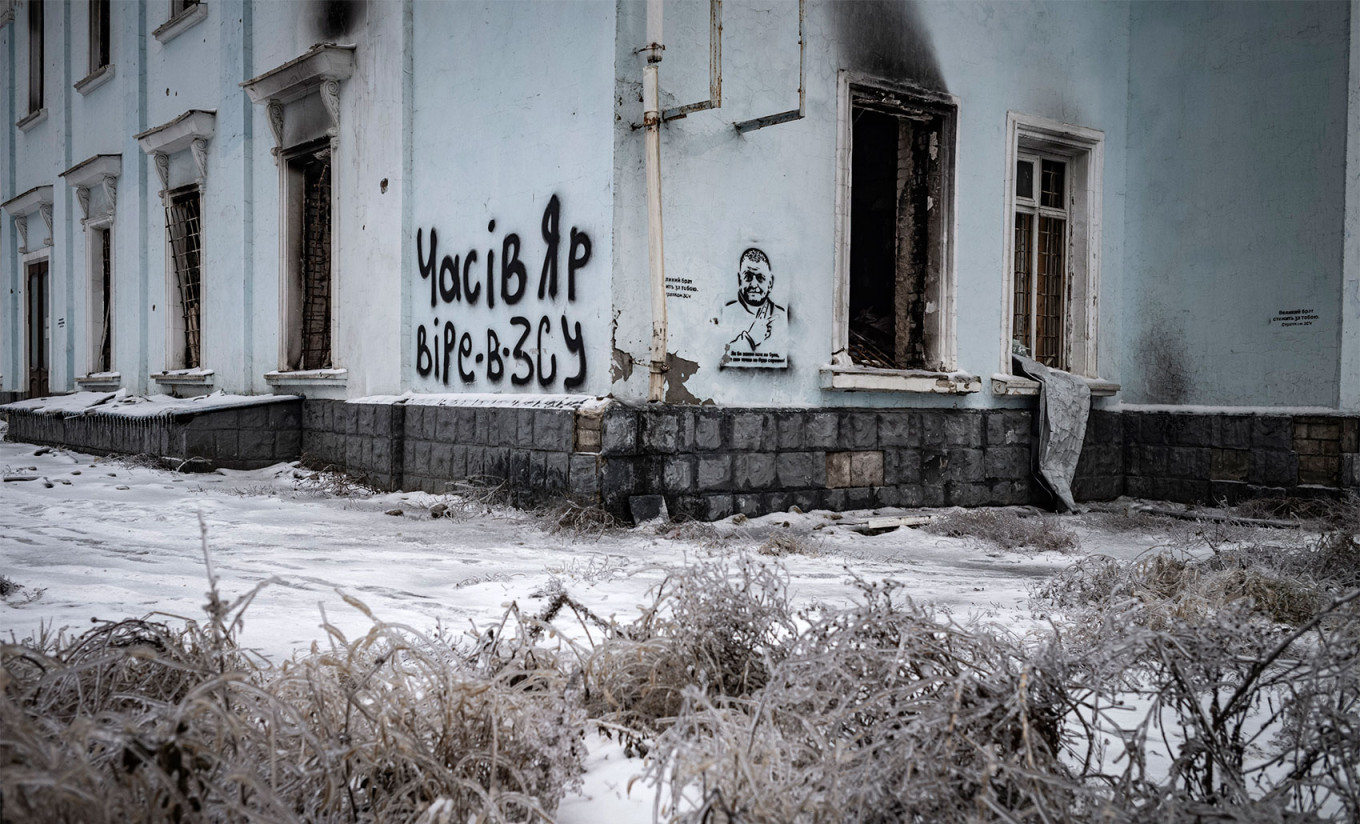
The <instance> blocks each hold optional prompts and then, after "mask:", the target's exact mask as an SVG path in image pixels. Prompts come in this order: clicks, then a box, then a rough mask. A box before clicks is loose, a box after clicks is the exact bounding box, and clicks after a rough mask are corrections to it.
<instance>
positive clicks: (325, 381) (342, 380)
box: [264, 369, 349, 386]
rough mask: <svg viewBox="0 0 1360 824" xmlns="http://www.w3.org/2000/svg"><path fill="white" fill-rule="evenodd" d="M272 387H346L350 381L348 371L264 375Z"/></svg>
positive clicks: (301, 370)
mask: <svg viewBox="0 0 1360 824" xmlns="http://www.w3.org/2000/svg"><path fill="white" fill-rule="evenodd" d="M264 380H265V383H268V384H269V385H270V386H344V385H345V384H346V383H348V381H349V370H348V369H299V370H295V371H283V370H280V371H275V372H266V373H264Z"/></svg>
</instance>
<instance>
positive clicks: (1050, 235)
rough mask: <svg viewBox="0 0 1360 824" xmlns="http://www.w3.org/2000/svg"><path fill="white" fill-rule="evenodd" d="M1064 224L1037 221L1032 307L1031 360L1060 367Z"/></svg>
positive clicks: (1057, 220) (1055, 220) (1054, 220)
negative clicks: (1037, 258)
mask: <svg viewBox="0 0 1360 824" xmlns="http://www.w3.org/2000/svg"><path fill="white" fill-rule="evenodd" d="M1066 241H1067V221H1065V220H1062V219H1060V218H1055V217H1045V216H1041V217H1040V218H1039V272H1038V275H1039V277H1038V284H1037V287H1038V289H1037V291H1038V301H1037V303H1038V305H1037V306H1036V307H1035V313H1034V315H1035V318H1034V320H1035V323H1034V326H1035V329H1034V334H1035V348H1034V358H1035V360H1037V361H1039V362H1040V363H1042V364H1044V365H1045V366H1054V367H1061V366H1062V348H1063V347H1062V344H1063V340H1062V330H1063V302H1064V301H1063V298H1064V292H1065V291H1066V290H1065V289H1064V288H1063V287H1064V280H1065V278H1064V277H1063V264H1064V262H1065V261H1066V255H1064V254H1063V251H1064V250H1063V246H1064V245H1065V244H1066Z"/></svg>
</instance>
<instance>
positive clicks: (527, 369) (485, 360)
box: [415, 195, 591, 390]
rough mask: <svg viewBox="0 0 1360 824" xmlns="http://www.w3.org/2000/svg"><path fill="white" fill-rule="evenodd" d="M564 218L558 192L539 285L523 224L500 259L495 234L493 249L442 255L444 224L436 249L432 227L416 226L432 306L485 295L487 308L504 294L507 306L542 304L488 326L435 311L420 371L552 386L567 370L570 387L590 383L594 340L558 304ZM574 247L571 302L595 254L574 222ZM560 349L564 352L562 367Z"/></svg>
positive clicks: (421, 340) (423, 341) (422, 345)
mask: <svg viewBox="0 0 1360 824" xmlns="http://www.w3.org/2000/svg"><path fill="white" fill-rule="evenodd" d="M561 218H562V203H561V200H559V199H558V197H557V195H553V196H552V198H551V199H549V201H548V205H547V207H546V208H545V209H544V210H543V219H542V221H541V222H540V225H539V234H540V235H541V236H542V238H543V243H544V245H545V249H544V252H543V265H542V267H541V268H540V269H539V274H538V282H537V284H536V288H535V289H531V288H530V287H531V286H532V285H533V284H532V282H531V281H532V279H531V276H530V274H529V268H528V266H527V264H526V263H525V262H524V260H523V258H522V255H523V253H524V250H525V245H524V241H523V239H522V238H521V237H520V235H519V234H518V233H516V232H509V233H506V234H505V236H504V237H503V238H501V242H500V244H499V246H500V250H499V251H500V265H499V267H498V266H497V264H496V255H497V249H496V246H497V244H495V243H494V241H493V242H492V243H491V244H489V248H487V249H485V250H479V249H477V248H472V249H468V250H467V251H466V252H465V253H461V254H455V255H452V256H450V255H447V254H445V255H443V256H442V257H441V256H440V255H439V233H438V230H437V229H435V228H434V227H430V233H429V250H428V253H427V251H426V246H425V231H424V229H423V228H421V229H417V230H416V260H417V262H418V263H419V266H420V277H421V279H422V280H428V281H429V283H430V308H431V309H433V310H436V311H438V310H439V309H440V307H441V306H446V307H451V306H453V305H454V304H462V305H463V306H464V307H476V306H479V305H481V304H482V303H483V302H484V303H485V305H486V308H487V310H491V309H494V308H495V307H496V303H497V301H499V302H501V303H503V304H505V305H506V306H518V305H519V304H520V303H521V302H527V303H528V304H534V308H535V310H536V311H533V310H530V311H524V312H523V313H521V314H516V315H513V316H512V317H511V318H510V320H509V326H510V328H506V327H503V326H502V327H499V328H498V327H496V326H493V325H490V324H487V325H486V328H485V331H484V332H483V330H482V329H481V328H477V329H475V330H473V329H469V328H467V323H466V322H463V327H462V328H461V329H460V328H459V326H458V325H456V324H455V323H454V322H453V321H452V320H449V319H447V316H446V318H445V320H444V321H443V322H442V323H441V322H440V319H439V317H438V315H435V317H434V318H433V321H432V322H430V323H428V324H426V323H422V324H420V325H419V326H417V327H416V340H415V344H416V371H417V372H418V373H419V374H420V376H421V377H422V378H430V377H433V378H434V380H437V381H440V382H442V383H443V384H444V385H445V386H448V385H449V384H450V383H451V382H452V381H453V379H454V377H455V375H456V376H457V378H458V380H459V381H461V382H462V383H464V384H470V383H475V382H477V381H478V380H481V379H485V380H486V381H488V382H490V383H492V384H500V383H502V382H503V381H504V380H505V379H506V378H507V377H509V379H510V383H511V384H512V385H514V386H526V385H529V384H531V383H535V382H537V384H538V385H539V386H542V387H547V386H551V385H552V384H553V383H554V382H555V381H557V380H558V378H559V377H560V378H561V381H562V388H563V389H567V390H572V389H576V388H577V387H580V386H581V385H582V384H584V383H585V380H586V345H585V334H584V331H583V330H582V328H581V323H580V321H575V320H572V319H571V318H570V317H569V316H568V313H567V312H565V311H564V312H559V311H558V310H557V308H556V307H555V306H554V305H553V303H554V302H555V301H556V299H557V296H558V295H559V294H560V293H561V291H562V290H561V288H560V282H561V281H562V280H563V278H560V277H559V272H560V271H561V269H560V266H559V264H560V261H561V257H562V254H561V252H562V248H561V247H562V246H563V243H562V241H563V233H562V230H561V223H562V219H561ZM486 230H487V232H488V233H491V234H493V235H494V234H495V231H496V221H495V219H492V220H490V221H489V222H488V223H487V226H486ZM566 247H567V250H566V253H567V254H566V257H567V262H566V277H565V281H566V289H565V298H566V303H567V305H568V307H570V305H571V304H574V303H575V302H576V277H577V273H578V272H580V271H581V270H582V269H584V268H585V266H586V264H588V263H589V262H590V256H591V242H590V236H589V235H588V234H587V233H586V232H583V231H581V230H580V229H578V228H577V227H575V226H573V227H571V230H570V231H569V232H568V233H567V235H566ZM479 259H484V260H485V261H486V266H485V279H483V276H482V271H481V270H482V267H481V266H479V265H478V260H479ZM474 267H475V268H474ZM462 311H463V312H464V313H465V312H466V311H467V310H466V309H464V310H462ZM563 349H565V351H562V350H563ZM558 352H562V354H563V361H564V363H563V366H562V369H561V370H559V368H558V358H557V354H558ZM573 358H574V360H575V371H574V372H568V371H567V370H568V369H569V368H570V366H568V363H569V362H570V361H571V359H573Z"/></svg>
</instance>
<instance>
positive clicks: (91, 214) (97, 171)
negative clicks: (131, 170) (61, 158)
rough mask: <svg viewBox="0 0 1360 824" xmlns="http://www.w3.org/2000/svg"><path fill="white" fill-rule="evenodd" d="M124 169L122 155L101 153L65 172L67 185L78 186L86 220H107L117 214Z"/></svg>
mask: <svg viewBox="0 0 1360 824" xmlns="http://www.w3.org/2000/svg"><path fill="white" fill-rule="evenodd" d="M122 172H123V156H122V155H116V154H101V155H95V156H94V157H91V158H89V159H88V160H82V161H81V162H79V163H77V164H76V165H74V166H72V167H71V168H69V169H67V170H66V171H64V172H62V173H61V176H62V177H63V178H64V179H65V180H66V183H67V185H69V186H71V187H72V188H74V189H75V190H76V200H77V201H79V202H80V211H81V216H82V217H83V218H84V220H83V221H82V223H85V224H89V223H90V222H92V221H98V222H103V221H106V220H109V219H111V218H112V217H113V213H114V210H115V209H116V208H117V205H118V176H119V175H120V174H122Z"/></svg>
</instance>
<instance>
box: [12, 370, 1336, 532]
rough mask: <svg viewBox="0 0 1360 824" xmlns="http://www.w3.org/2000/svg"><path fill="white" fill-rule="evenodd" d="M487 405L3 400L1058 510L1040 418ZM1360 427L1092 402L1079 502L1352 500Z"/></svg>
mask: <svg viewBox="0 0 1360 824" xmlns="http://www.w3.org/2000/svg"><path fill="white" fill-rule="evenodd" d="M491 403H496V402H495V401H491V402H488V401H486V399H485V398H483V399H481V400H479V401H475V402H467V403H460V402H459V401H456V400H455V401H452V402H449V403H448V404H447V405H438V404H435V403H412V402H396V403H360V402H346V401H339V400H320V399H317V400H305V401H304V400H301V399H297V398H279V399H270V398H267V397H266V398H261V400H260V402H259V403H258V404H251V405H248V406H237V407H229V408H224V409H217V410H205V411H196V412H192V413H189V412H176V413H173V414H167V415H163V416H159V417H152V418H131V417H126V416H119V415H114V414H107V413H102V414H88V415H79V416H73V417H64V416H61V415H52V414H39V413H33V412H27V411H23V410H13V409H10V410H5V411H6V413H7V414H8V418H9V427H10V428H9V438H10V439H11V440H19V441H27V442H31V443H39V444H52V445H64V446H70V447H73V448H75V449H79V450H82V451H87V452H94V453H102V454H108V453H125V454H135V453H149V454H153V455H159V456H165V457H172V458H180V459H186V460H187V459H189V458H203V459H205V460H207V461H209V462H211V463H213V464H214V465H218V466H227V467H239V468H251V467H259V466H266V465H268V464H271V463H275V462H278V461H289V460H296V459H298V458H303V459H305V460H307V461H308V462H309V463H310V464H311V465H314V466H316V465H319V466H328V467H332V468H334V469H336V470H340V471H344V472H346V473H349V474H351V475H354V476H356V477H358V478H360V479H362V480H364V481H366V482H367V483H369V484H371V485H373V486H375V487H378V488H380V489H422V490H426V491H428V492H434V493H439V492H445V491H449V490H450V489H451V488H452V487H453V485H454V484H455V483H457V482H461V481H467V480H472V481H478V480H480V481H483V482H487V483H501V482H508V483H509V484H510V486H511V487H512V488H514V489H516V490H520V491H525V492H530V493H533V494H535V495H540V496H543V497H551V496H559V495H571V496H574V497H576V498H578V499H581V500H584V501H589V502H595V503H598V504H600V505H603V506H604V507H606V508H607V509H609V510H611V511H613V512H615V513H616V514H619V515H623V516H626V515H627V513H628V512H629V511H630V506H629V504H630V501H632V500H633V499H634V498H638V497H639V496H653V497H652V498H651V503H652V504H653V505H656V504H657V502H658V500H664V502H665V506H666V508H667V510H668V511H669V512H670V513H671V514H672V515H678V516H684V517H693V518H699V519H705V520H712V519H716V518H722V517H726V516H728V515H731V514H733V513H737V512H740V513H743V514H746V515H760V514H763V513H766V512H772V511H782V510H785V509H787V508H788V507H790V506H795V505H796V506H798V507H800V508H802V509H804V510H810V509H832V510H839V509H853V508H867V507H882V506H899V507H930V506H949V505H957V506H984V505H1010V504H1030V503H1034V504H1040V505H1050V504H1051V503H1052V502H1051V501H1050V500H1049V499H1048V496H1047V494H1046V493H1045V492H1044V491H1043V489H1042V488H1041V487H1040V485H1039V484H1038V483H1037V482H1036V481H1035V480H1034V475H1033V470H1032V467H1033V463H1034V450H1035V445H1036V441H1037V433H1036V432H1035V415H1034V413H1033V412H1032V411H1031V410H1029V409H989V410H977V409H838V410H826V409H778V408H771V409H749V408H720V407H711V406H706V407H695V406H672V405H643V406H631V405H627V404H623V403H619V402H608V403H604V402H600V401H594V400H584V399H574V398H573V399H535V398H533V397H531V396H530V397H526V398H524V399H522V400H521V399H514V400H510V401H508V402H507V403H506V404H505V405H490V404H491ZM1358 456H1360V418H1356V417H1346V416H1344V415H1340V414H1337V415H1325V414H1324V415H1287V414H1255V413H1233V412H1230V411H1223V412H1215V413H1201V412H1195V413H1191V412H1168V411H1151V410H1149V411H1142V410H1130V409H1127V408H1125V409H1121V410H1119V411H1105V410H1094V411H1093V412H1092V413H1091V417H1090V419H1089V421H1088V424H1087V429H1086V440H1085V444H1084V447H1083V451H1082V456H1081V462H1080V464H1079V466H1078V469H1077V475H1076V478H1075V481H1074V484H1073V493H1074V495H1075V497H1076V499H1077V500H1078V501H1097V500H1109V499H1112V498H1115V497H1118V496H1120V495H1125V494H1127V495H1132V496H1136V497H1142V498H1153V499H1164V500H1172V501H1180V502H1185V503H1211V502H1217V501H1222V500H1227V501H1238V500H1242V499H1245V498H1250V497H1264V496H1271V497H1274V496H1282V495H1295V496H1317V495H1336V494H1340V493H1341V492H1342V491H1343V490H1345V489H1347V488H1351V487H1357V486H1360V457H1358Z"/></svg>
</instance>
